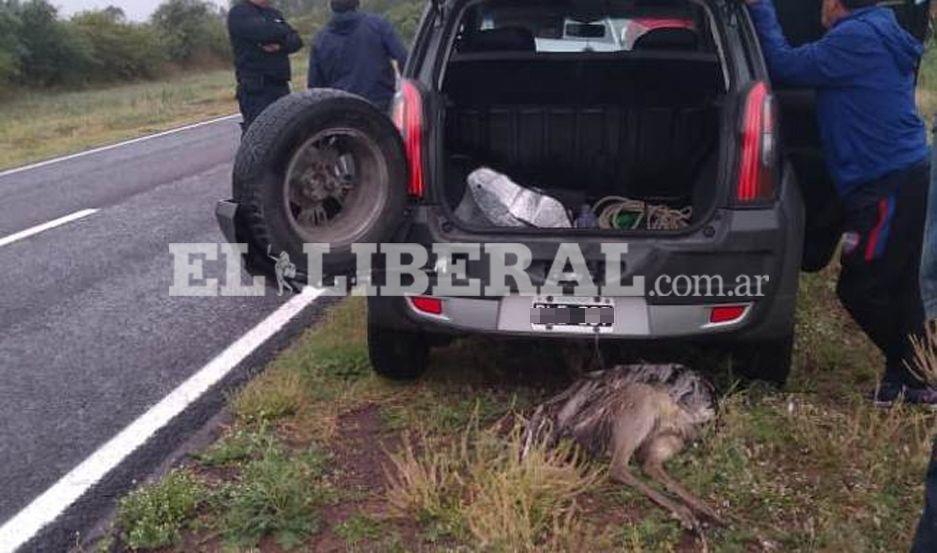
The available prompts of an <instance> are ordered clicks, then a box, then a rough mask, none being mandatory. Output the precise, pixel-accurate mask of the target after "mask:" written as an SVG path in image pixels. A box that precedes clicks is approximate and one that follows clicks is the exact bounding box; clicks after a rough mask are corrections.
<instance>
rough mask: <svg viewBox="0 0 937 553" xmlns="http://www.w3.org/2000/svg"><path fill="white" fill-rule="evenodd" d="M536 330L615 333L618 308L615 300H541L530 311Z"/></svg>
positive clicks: (532, 323) (531, 320) (531, 322)
mask: <svg viewBox="0 0 937 553" xmlns="http://www.w3.org/2000/svg"><path fill="white" fill-rule="evenodd" d="M530 324H531V325H532V326H533V328H534V330H545V331H550V330H557V331H561V332H589V333H594V332H611V330H612V327H613V326H614V324H615V304H614V303H613V301H612V300H611V298H557V299H556V300H555V301H554V300H553V299H552V298H548V299H541V298H537V299H535V300H534V302H533V306H532V307H531V309H530Z"/></svg>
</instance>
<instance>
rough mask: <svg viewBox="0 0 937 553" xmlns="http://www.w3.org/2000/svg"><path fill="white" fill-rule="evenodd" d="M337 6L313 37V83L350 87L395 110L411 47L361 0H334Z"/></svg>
mask: <svg viewBox="0 0 937 553" xmlns="http://www.w3.org/2000/svg"><path fill="white" fill-rule="evenodd" d="M331 7H332V11H333V12H334V15H333V16H332V20H331V21H329V24H328V25H327V26H326V27H325V29H323V30H322V31H320V32H319V34H318V35H317V36H316V37H315V38H314V39H313V43H312V54H311V55H310V56H309V74H308V79H309V88H337V89H340V90H345V91H347V92H351V93H353V94H357V95H359V96H362V97H364V98H366V99H368V100H369V101H371V103H373V104H374V105H375V106H377V107H378V108H379V109H381V110H383V111H389V110H390V103H391V100H393V97H394V91H395V89H396V78H397V71H398V70H400V69H403V65H404V63H405V62H406V61H407V50H406V48H404V47H403V44H401V43H400V39H399V38H398V37H397V33H396V32H395V31H394V28H393V26H391V24H390V23H389V22H388V21H387V20H386V19H383V18H381V17H379V16H376V15H372V14H369V13H361V12H359V11H358V0H331ZM392 61H393V62H396V63H397V68H396V69H395V68H394V67H393V66H392V65H391V62H392Z"/></svg>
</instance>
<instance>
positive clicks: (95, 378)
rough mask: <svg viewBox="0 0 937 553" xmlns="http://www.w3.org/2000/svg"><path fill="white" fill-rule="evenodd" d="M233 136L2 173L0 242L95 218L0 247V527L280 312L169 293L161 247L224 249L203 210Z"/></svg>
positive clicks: (81, 519)
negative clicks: (218, 246)
mask: <svg viewBox="0 0 937 553" xmlns="http://www.w3.org/2000/svg"><path fill="white" fill-rule="evenodd" d="M239 136H240V131H239V128H238V124H237V120H236V119H228V120H224V121H219V122H216V123H212V124H208V125H205V126H201V127H198V128H193V129H188V130H184V131H181V132H176V133H172V134H168V135H165V136H160V137H156V138H152V139H149V140H145V141H141V142H135V143H131V144H127V145H123V146H119V147H116V148H112V149H108V150H106V151H101V152H98V153H92V154H89V155H86V156H81V157H77V158H74V159H67V160H63V161H60V162H56V163H52V164H49V165H45V166H41V167H36V168H32V169H28V170H24V171H20V172H14V173H12V174H7V175H0V244H2V239H3V237H7V236H9V235H12V234H14V233H18V232H20V231H23V230H24V229H29V228H31V227H34V226H36V225H41V224H43V223H46V222H48V221H51V220H54V219H57V218H60V217H63V216H65V215H68V214H71V213H74V212H78V211H80V210H84V209H97V210H98V211H96V212H94V213H92V214H90V215H87V216H85V217H82V218H80V219H77V220H74V221H71V222H67V223H65V224H62V225H61V226H57V227H55V228H50V229H48V230H44V231H42V232H39V233H37V234H34V235H31V236H28V237H25V238H23V239H20V240H16V241H14V242H12V243H8V244H5V245H0V267H2V271H0V525H3V523H4V521H8V520H9V519H11V518H12V517H14V515H16V514H17V513H19V512H20V511H21V510H22V509H24V508H25V507H26V506H27V505H29V504H30V503H31V502H32V501H33V500H34V499H35V498H36V497H37V496H38V495H39V494H41V493H42V492H43V491H45V490H46V489H48V488H49V487H50V486H52V485H53V484H55V483H56V482H57V481H58V480H59V479H61V478H62V477H63V475H65V474H66V473H68V472H69V471H71V470H72V469H73V468H75V467H76V466H77V465H78V464H79V463H81V462H82V460H84V459H86V458H87V457H88V456H89V455H91V454H92V453H94V452H95V450H97V449H98V448H99V447H101V445H102V444H104V443H105V442H107V441H108V440H109V439H111V438H112V437H114V436H115V435H116V434H117V433H119V432H120V431H121V430H122V429H123V428H124V427H126V426H127V425H128V424H129V423H130V422H132V421H133V420H134V419H136V418H137V417H139V416H141V414H143V413H144V412H146V411H147V410H148V409H149V408H150V407H151V406H153V405H155V404H156V403H157V402H159V401H160V400H161V399H162V398H164V396H166V395H167V394H169V393H170V392H171V391H173V390H174V389H175V388H176V387H177V386H179V385H180V383H182V382H183V381H185V380H186V379H187V378H188V377H189V376H191V375H192V374H194V373H195V372H197V371H198V370H199V369H200V368H202V367H203V366H204V365H205V364H206V363H208V362H209V361H210V360H212V359H213V358H214V357H215V356H216V355H218V354H219V352H221V351H222V350H225V348H226V347H227V346H229V345H230V344H231V343H232V342H234V341H236V340H238V338H240V337H241V336H243V335H244V334H245V333H246V332H248V331H249V330H251V329H252V328H253V327H254V326H255V325H257V324H258V323H259V322H260V321H261V320H263V319H264V318H265V317H267V316H268V315H269V314H270V313H272V312H273V311H275V310H277V308H278V307H280V306H281V305H282V304H283V302H284V301H286V299H287V298H278V297H277V296H276V294H275V293H274V292H272V291H268V293H267V294H266V295H265V296H263V297H172V296H170V294H169V287H170V283H171V279H172V274H173V270H172V258H171V256H170V252H169V247H168V244H170V243H184V242H214V243H217V242H221V241H223V238H222V236H221V233H220V232H219V230H218V227H217V224H216V222H215V219H214V205H215V202H216V201H217V200H218V199H221V198H223V197H227V196H228V194H229V191H230V174H231V164H232V160H233V157H234V152H235V150H236V148H237V143H238V138H239ZM206 268H207V271H206V276H209V277H211V276H217V275H218V274H221V273H223V271H222V268H221V267H220V266H218V265H215V264H212V263H208V264H206ZM316 309H318V307H316V306H315V305H313V306H311V307H310V308H309V310H316ZM309 317H310V315H308V314H305V315H304V316H303V317H297V320H296V324H297V325H301V324H304V323H308V321H309ZM284 332H285V330H284ZM291 332H295V329H293V330H291ZM281 334H282V333H281ZM270 342H271V344H272V343H274V342H275V340H271V341H270ZM271 347H274V346H271ZM276 347H279V344H277V346H276ZM269 354H272V352H271V353H269ZM267 357H269V355H267ZM263 358H265V357H264V356H258V355H255V356H253V357H252V358H251V359H250V360H249V361H250V363H245V365H247V364H250V365H251V367H246V368H243V369H242V370H245V371H246V370H250V369H252V368H253V367H255V366H256V365H258V364H259V363H261V362H262V361H263ZM214 392H215V394H216V396H218V395H220V391H219V390H214ZM219 404H220V400H218V398H217V397H216V398H215V400H214V401H212V402H208V403H205V404H203V405H202V406H201V407H200V409H201V410H202V412H201V413H198V414H196V413H194V412H187V413H186V416H187V417H188V419H189V421H188V423H185V422H182V423H179V424H177V425H176V426H175V427H173V428H169V429H165V431H164V432H163V433H162V436H161V441H160V443H159V447H157V448H153V447H150V448H149V451H147V452H146V454H145V455H136V456H134V457H132V458H131V459H129V460H127V461H125V462H126V463H131V464H133V465H134V466H132V467H127V466H122V467H121V470H120V471H115V472H119V473H120V474H121V475H123V478H117V479H116V480H115V479H111V480H109V481H107V482H105V484H107V485H105V486H103V487H98V488H92V489H91V491H90V492H89V493H87V494H86V495H85V497H83V499H82V500H83V501H84V502H85V503H84V504H82V505H81V506H80V508H77V507H75V506H73V509H71V511H72V512H71V514H70V515H69V516H65V517H59V520H57V521H56V523H55V524H53V525H52V528H49V527H47V528H46V529H45V537H44V538H43V539H41V540H39V541H33V542H30V546H29V548H30V549H34V548H35V549H47V550H54V549H56V548H58V547H60V546H61V545H62V544H61V543H59V542H60V541H61V539H62V536H66V537H67V536H69V535H71V536H74V532H75V531H82V530H84V528H82V527H83V526H85V525H87V524H89V523H90V522H92V521H93V518H94V516H95V515H96V514H98V513H100V512H103V511H102V510H103V509H106V508H107V507H108V503H109V502H111V501H112V499H113V497H112V496H114V495H116V494H118V493H120V491H121V488H124V487H126V486H127V485H129V481H130V480H131V479H132V478H137V477H140V476H141V475H142V474H145V473H146V470H148V469H151V468H152V467H153V466H155V464H156V463H158V462H159V460H160V455H161V453H163V452H166V451H168V450H171V449H172V448H173V447H174V446H176V445H178V442H179V441H180V440H181V439H182V438H184V437H185V436H186V434H187V432H188V430H191V427H192V426H194V425H193V424H192V421H196V422H197V421H203V420H204V419H206V418H207V416H208V415H210V413H208V412H207V411H210V410H211V409H212V408H214V409H217V406H218V405H219ZM184 418H185V417H180V420H181V419H184ZM72 539H74V538H73V537H72ZM57 540H58V541H57ZM72 543H74V541H73V542H72ZM0 550H3V546H2V544H0Z"/></svg>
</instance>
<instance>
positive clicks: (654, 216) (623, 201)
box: [592, 196, 693, 230]
mask: <svg viewBox="0 0 937 553" xmlns="http://www.w3.org/2000/svg"><path fill="white" fill-rule="evenodd" d="M600 208H601V209H600ZM592 211H593V212H594V213H595V214H596V215H597V217H598V221H599V228H603V229H619V230H634V229H637V228H641V227H644V228H647V229H648V230H679V229H682V228H686V227H687V226H689V225H690V219H691V218H692V217H693V208H692V207H691V206H687V207H685V208H683V209H674V208H672V207H669V206H666V205H661V204H650V203H647V202H645V201H642V200H634V199H631V198H626V197H624V196H606V197H604V198H602V199H601V200H599V201H597V202H596V203H595V205H594V206H592ZM645 218H646V220H645ZM645 223H646V225H645Z"/></svg>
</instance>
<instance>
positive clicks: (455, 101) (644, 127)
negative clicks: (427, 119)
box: [443, 15, 726, 230]
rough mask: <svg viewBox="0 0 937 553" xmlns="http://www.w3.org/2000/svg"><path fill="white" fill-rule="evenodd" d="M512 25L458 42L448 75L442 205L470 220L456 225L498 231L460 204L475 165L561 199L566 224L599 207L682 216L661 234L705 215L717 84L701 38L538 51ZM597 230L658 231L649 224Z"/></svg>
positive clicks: (644, 220)
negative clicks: (567, 219)
mask: <svg viewBox="0 0 937 553" xmlns="http://www.w3.org/2000/svg"><path fill="white" fill-rule="evenodd" d="M515 18H516V15H515ZM510 29H512V31H511V34H510V35H508V34H507V33H505V32H501V33H499V34H500V36H498V37H495V36H494V33H496V32H497V31H480V32H479V33H477V34H476V35H475V36H474V37H471V36H470V37H469V38H465V39H463V40H464V43H463V44H462V45H461V46H460V47H459V49H458V51H457V52H456V53H454V54H453V55H452V56H451V58H450V60H449V63H448V65H447V68H446V72H445V80H444V83H443V95H444V98H445V105H446V107H445V115H444V121H445V133H444V134H445V136H444V146H443V148H444V159H445V163H446V176H445V187H446V198H447V201H448V202H449V205H450V207H451V208H452V209H454V210H456V214H457V216H459V215H461V216H462V218H463V219H472V220H467V221H462V222H463V223H465V224H468V225H471V226H485V225H488V226H498V225H497V224H496V223H493V222H492V221H490V220H485V218H484V217H481V216H480V214H479V212H478V210H467V209H465V206H464V202H466V201H471V200H472V199H473V198H472V195H471V191H470V190H468V189H467V186H466V185H467V183H468V182H470V181H471V178H470V175H471V174H472V172H473V171H475V170H477V169H478V168H479V167H487V168H490V169H493V170H494V171H496V172H498V173H501V174H503V175H505V176H506V177H507V178H509V179H510V180H511V181H512V182H514V183H516V184H517V185H519V186H521V187H523V188H525V189H533V190H535V191H536V192H538V193H543V194H546V195H548V196H550V197H551V198H554V199H556V200H558V201H559V202H561V203H562V204H563V205H564V206H565V207H566V208H567V210H568V212H569V215H570V223H571V224H575V220H576V218H577V216H578V215H579V214H580V212H581V211H583V210H585V209H586V208H585V207H583V206H588V207H589V210H593V208H595V209H594V213H595V214H596V215H600V212H601V211H602V210H603V207H607V206H608V205H617V206H619V207H621V206H625V207H626V208H628V209H630V210H637V209H640V208H642V207H643V208H644V209H645V211H647V210H649V209H656V208H659V207H661V206H664V207H666V208H669V209H670V210H673V211H676V212H679V214H680V215H681V216H682V219H681V220H680V221H678V222H677V223H674V224H673V225H671V224H665V225H664V226H677V227H683V226H688V225H690V224H692V223H693V222H695V221H696V220H697V219H698V218H699V217H701V216H703V215H705V214H706V213H708V212H709V211H710V210H711V208H712V204H713V201H714V200H715V190H716V188H717V187H716V184H717V183H716V179H717V169H718V166H719V155H720V148H719V144H720V142H719V141H720V136H721V129H720V120H721V110H722V109H723V104H724V101H723V100H724V95H725V88H726V83H725V77H724V73H723V70H722V66H721V64H720V62H719V58H718V57H717V56H716V55H715V54H713V53H708V52H706V51H705V48H703V47H702V46H701V38H700V37H699V36H696V37H692V36H690V38H692V39H693V40H692V41H690V40H687V37H688V36H689V32H686V33H675V34H676V35H677V36H673V35H674V34H673V33H672V34H671V36H670V38H671V39H672V40H671V41H669V42H668V41H667V40H663V41H657V42H654V43H649V44H648V46H647V48H646V49H645V48H641V49H640V50H634V51H625V50H624V49H622V50H621V51H615V52H596V51H588V50H585V51H582V52H552V51H546V52H545V51H538V50H537V48H538V46H537V43H535V42H532V41H531V40H530V39H528V38H525V37H526V36H527V33H528V32H530V34H534V32H536V31H527V30H525V31H518V29H519V28H518V27H511V28H510ZM666 30H672V29H666ZM683 31H688V30H686V29H683ZM694 33H696V32H695V31H694ZM652 34H653V32H652ZM696 34H698V33H696ZM657 35H661V33H657ZM657 35H655V36H657ZM508 37H510V38H508ZM495 38H497V41H495V40H489V39H495ZM665 38H666V37H665ZM490 43H495V44H496V47H492V46H491V44H490ZM635 45H636V46H640V45H639V44H638V43H635ZM603 198H608V200H607V201H606V202H604V206H603V205H599V206H597V205H596V204H597V203H598V202H599V201H600V200H602V199H603ZM616 202H618V203H617V204H616ZM483 207H484V206H483ZM482 211H485V210H484V209H483V210H482ZM626 211H627V209H626ZM467 213H474V215H468V216H467V215H466V214H467ZM645 215H647V214H645ZM670 215H671V216H676V214H675V213H670ZM606 219H608V217H606ZM616 222H617V224H616ZM665 223H667V222H666V221H665ZM531 226H534V225H531ZM604 226H606V227H608V226H612V227H615V228H619V229H628V230H662V229H660V228H652V227H660V226H661V225H660V224H654V221H653V219H652V218H650V217H647V216H644V217H640V216H630V217H625V216H618V217H617V218H615V217H612V219H611V221H609V220H606V225H604ZM666 230H671V229H666Z"/></svg>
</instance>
